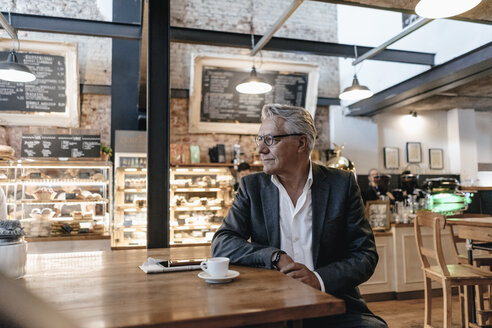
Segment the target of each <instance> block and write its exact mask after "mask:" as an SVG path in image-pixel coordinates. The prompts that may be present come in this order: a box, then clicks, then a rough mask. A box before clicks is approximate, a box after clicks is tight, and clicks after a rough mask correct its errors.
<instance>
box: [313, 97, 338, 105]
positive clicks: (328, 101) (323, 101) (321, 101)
mask: <svg viewBox="0 0 492 328" xmlns="http://www.w3.org/2000/svg"><path fill="white" fill-rule="evenodd" d="M316 105H317V106H332V105H335V106H339V105H340V99H339V98H327V97H318V102H317V104H316Z"/></svg>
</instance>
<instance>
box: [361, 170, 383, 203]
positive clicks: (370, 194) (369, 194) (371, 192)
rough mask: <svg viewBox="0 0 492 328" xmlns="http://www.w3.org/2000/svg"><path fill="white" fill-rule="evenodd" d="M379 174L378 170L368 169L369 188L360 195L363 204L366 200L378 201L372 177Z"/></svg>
mask: <svg viewBox="0 0 492 328" xmlns="http://www.w3.org/2000/svg"><path fill="white" fill-rule="evenodd" d="M378 174H379V171H378V169H370V170H369V172H368V173H367V180H368V181H369V188H368V189H367V190H366V191H365V192H363V193H362V199H363V200H364V204H365V203H366V202H367V201H368V200H378V199H379V191H378V188H377V187H378V186H377V185H376V182H374V177H375V176H376V175H378Z"/></svg>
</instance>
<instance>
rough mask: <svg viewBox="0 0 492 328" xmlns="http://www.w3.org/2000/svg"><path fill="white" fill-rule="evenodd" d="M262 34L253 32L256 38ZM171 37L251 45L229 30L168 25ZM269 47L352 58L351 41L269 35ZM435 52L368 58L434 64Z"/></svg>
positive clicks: (388, 52) (382, 54)
mask: <svg viewBox="0 0 492 328" xmlns="http://www.w3.org/2000/svg"><path fill="white" fill-rule="evenodd" d="M260 38H261V36H259V35H255V42H257V41H258V40H259V39H260ZM171 41H172V42H181V43H191V44H204V45H211V46H217V47H235V48H248V49H249V48H250V47H251V35H249V34H242V33H231V32H217V31H209V30H201V29H191V28H184V27H171ZM263 49H264V50H270V51H283V52H292V53H299V54H309V55H318V56H331V57H345V58H354V57H355V56H354V45H348V44H339V43H331V42H318V41H307V40H298V39H288V38H275V37H274V38H272V39H271V40H270V42H268V44H266V45H265V47H264V48H263ZM371 49H372V48H371V47H363V46H357V51H358V53H359V55H363V54H364V53H366V52H368V51H370V50H371ZM434 56H435V55H434V54H432V53H426V52H414V51H403V50H388V49H387V50H384V51H382V52H380V53H378V54H377V55H375V56H374V57H372V58H371V59H373V60H382V61H391V62H400V63H410V64H420V65H434Z"/></svg>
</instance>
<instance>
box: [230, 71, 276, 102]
mask: <svg viewBox="0 0 492 328" xmlns="http://www.w3.org/2000/svg"><path fill="white" fill-rule="evenodd" d="M236 91H237V92H239V93H246V94H252V95H258V94H262V93H267V92H270V91H272V86H271V85H270V84H268V83H266V82H264V81H262V80H261V79H260V78H258V76H257V75H256V68H255V67H254V66H253V68H252V69H251V74H250V76H249V78H248V79H246V80H245V81H243V82H241V83H240V84H238V85H237V86H236Z"/></svg>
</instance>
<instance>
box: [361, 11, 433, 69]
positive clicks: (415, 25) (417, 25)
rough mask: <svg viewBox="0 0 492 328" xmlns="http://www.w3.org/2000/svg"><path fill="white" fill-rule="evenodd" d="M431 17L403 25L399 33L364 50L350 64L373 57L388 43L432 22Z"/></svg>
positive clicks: (386, 46)
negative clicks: (363, 52) (368, 49)
mask: <svg viewBox="0 0 492 328" xmlns="http://www.w3.org/2000/svg"><path fill="white" fill-rule="evenodd" d="M432 21H433V19H429V18H422V19H420V20H418V21H416V22H415V23H413V24H411V25H409V26H407V27H405V28H404V29H403V30H402V31H401V32H400V33H398V34H397V35H395V36H394V37H392V38H391V39H389V40H387V41H385V42H383V43H382V44H380V45H379V46H377V47H375V48H372V49H371V50H370V51H368V52H366V53H365V54H363V55H362V56H359V57H357V58H356V59H355V60H354V61H353V62H352V65H353V66H355V65H357V64H358V63H360V62H362V61H363V60H366V59H369V58H371V57H374V56H376V55H377V54H378V53H380V52H381V51H383V50H384V49H386V48H388V47H389V46H390V45H392V44H393V43H395V42H396V41H398V40H401V39H402V38H404V37H406V36H407V35H409V34H410V33H413V32H414V31H416V30H418V29H419V28H421V27H423V26H425V25H427V24H429V23H430V22H432Z"/></svg>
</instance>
